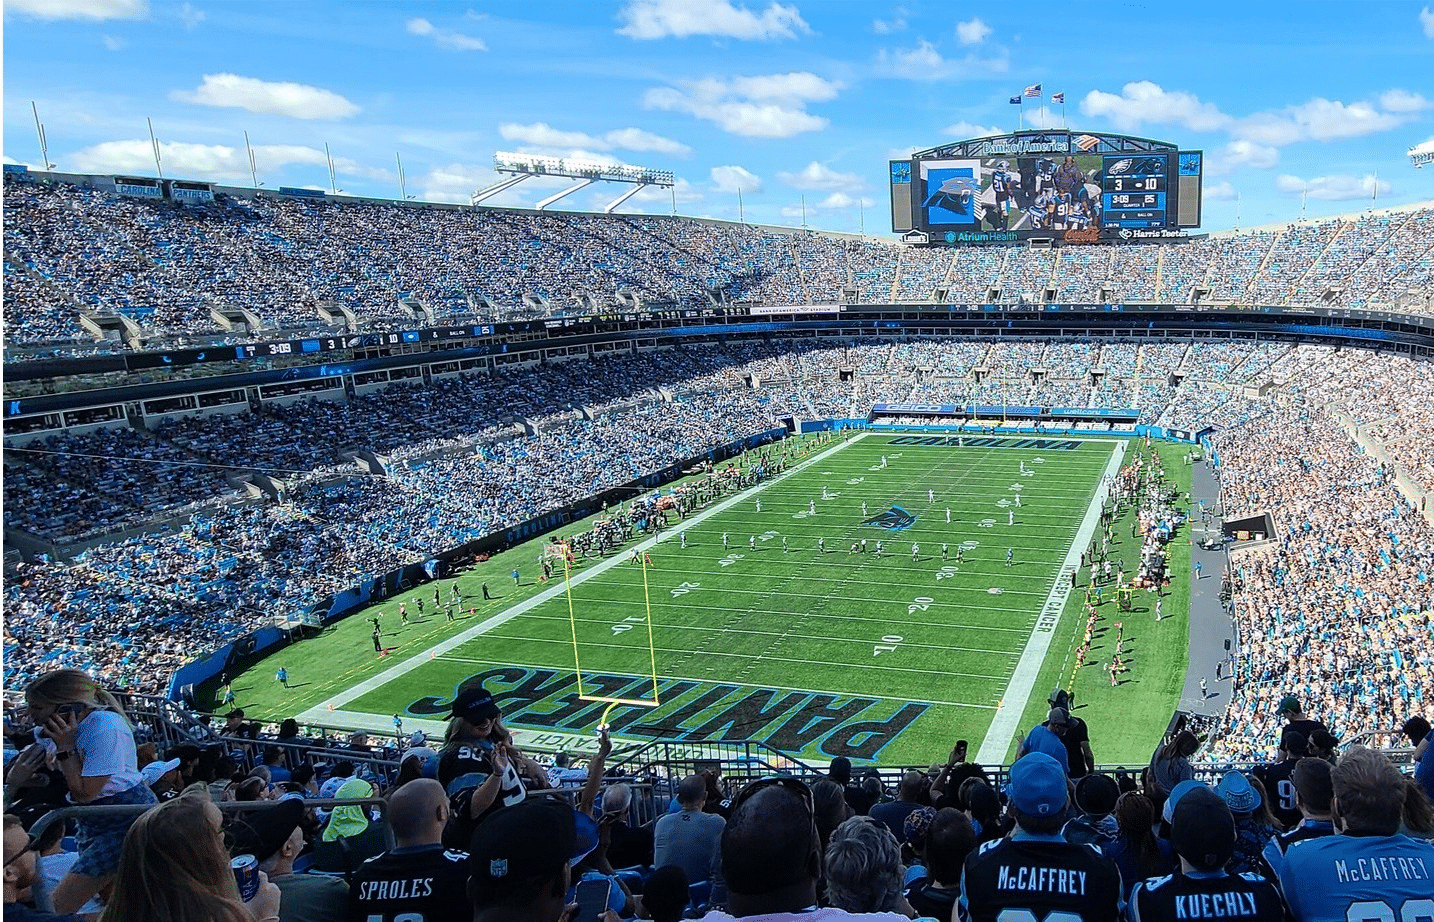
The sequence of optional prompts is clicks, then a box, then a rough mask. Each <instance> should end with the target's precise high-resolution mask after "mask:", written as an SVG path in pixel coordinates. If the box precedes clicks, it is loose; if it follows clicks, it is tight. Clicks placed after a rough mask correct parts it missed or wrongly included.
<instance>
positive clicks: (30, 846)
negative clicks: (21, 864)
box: [0, 833, 40, 868]
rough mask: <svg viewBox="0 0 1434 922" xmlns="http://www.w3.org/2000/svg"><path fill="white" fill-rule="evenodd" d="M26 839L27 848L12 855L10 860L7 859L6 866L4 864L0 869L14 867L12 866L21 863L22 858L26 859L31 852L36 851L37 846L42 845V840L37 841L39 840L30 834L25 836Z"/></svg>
mask: <svg viewBox="0 0 1434 922" xmlns="http://www.w3.org/2000/svg"><path fill="white" fill-rule="evenodd" d="M25 839H26V841H25V847H24V848H22V849H20V850H19V851H18V852H16V853H15V854H13V855H11V856H10V857H9V858H7V859H5V864H4V865H0V867H7V868H8V867H9V866H10V865H12V864H14V863H15V862H17V861H19V860H20V859H21V858H24V857H25V856H26V855H28V854H29V853H30V852H33V851H35V846H36V845H39V844H40V840H39V839H37V838H35V837H34V836H32V835H30V834H29V833H26V834H25Z"/></svg>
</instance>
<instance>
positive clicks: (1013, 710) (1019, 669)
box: [975, 439, 1129, 765]
mask: <svg viewBox="0 0 1434 922" xmlns="http://www.w3.org/2000/svg"><path fill="white" fill-rule="evenodd" d="M1128 444H1129V443H1128V441H1127V440H1124V439H1122V440H1121V441H1119V442H1116V443H1115V450H1114V451H1112V452H1111V453H1110V460H1109V461H1107V462H1106V465H1105V475H1106V476H1109V477H1110V478H1111V479H1112V480H1114V479H1115V475H1116V474H1117V473H1118V472H1119V471H1120V463H1121V461H1123V460H1124V459H1125V449H1126V446H1127V445H1128ZM1101 484H1102V485H1100V486H1097V487H1096V491H1095V495H1094V496H1093V497H1091V501H1090V506H1089V507H1088V508H1087V509H1086V511H1085V517H1084V518H1082V519H1081V523H1080V527H1079V528H1078V529H1076V534H1075V538H1073V539H1072V540H1071V546H1070V550H1068V551H1066V556H1065V560H1064V561H1062V562H1061V569H1060V572H1059V573H1058V574H1056V581H1055V584H1054V585H1053V586H1051V591H1050V594H1049V595H1047V596H1046V603H1045V605H1043V606H1041V612H1040V614H1039V615H1038V616H1037V617H1036V623H1035V626H1034V627H1032V628H1031V636H1030V639H1028V640H1027V641H1026V648H1025V650H1023V651H1022V652H1021V658H1020V659H1019V660H1017V661H1016V668H1015V671H1014V672H1012V673H1011V681H1010V684H1008V685H1007V686H1006V693H1005V694H1004V695H1002V696H1001V706H1000V708H999V709H998V710H997V711H996V716H995V717H994V718H993V719H992V720H991V728H990V729H989V730H987V731H986V738H985V739H984V740H982V741H981V748H980V749H979V750H978V751H977V752H976V759H975V761H976V762H977V763H979V764H981V765H1000V764H1002V763H1004V762H1005V761H1006V750H1007V749H1009V748H1011V740H1013V739H1015V737H1016V733H1017V732H1018V730H1019V728H1020V723H1021V715H1022V714H1024V713H1025V711H1026V704H1027V703H1028V702H1029V701H1030V699H1031V689H1033V688H1035V685H1036V679H1038V678H1040V675H1041V666H1042V665H1043V664H1044V663H1045V661H1046V653H1047V652H1048V651H1049V650H1050V646H1051V638H1052V637H1054V636H1055V633H1056V627H1057V626H1058V625H1059V624H1060V620H1061V614H1062V612H1064V611H1065V607H1066V601H1067V600H1068V599H1069V598H1070V594H1071V580H1070V574H1071V573H1072V572H1073V571H1077V570H1079V569H1080V558H1081V553H1082V550H1081V549H1082V548H1084V547H1086V546H1088V545H1089V544H1090V540H1091V538H1092V537H1093V536H1094V535H1095V529H1096V527H1097V525H1099V523H1100V513H1101V506H1102V503H1103V502H1104V500H1105V496H1106V489H1105V487H1104V486H1103V484H1104V477H1102V481H1101Z"/></svg>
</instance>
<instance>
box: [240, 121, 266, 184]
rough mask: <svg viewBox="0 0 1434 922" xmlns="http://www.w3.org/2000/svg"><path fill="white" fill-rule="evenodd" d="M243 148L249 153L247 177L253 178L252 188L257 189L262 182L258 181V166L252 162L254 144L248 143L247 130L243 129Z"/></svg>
mask: <svg viewBox="0 0 1434 922" xmlns="http://www.w3.org/2000/svg"><path fill="white" fill-rule="evenodd" d="M244 150H246V151H248V153H249V178H250V179H252V180H254V188H255V189H257V188H259V187H260V186H261V185H263V183H261V182H259V167H258V165H257V164H255V162H254V145H252V144H250V143H249V131H248V129H245V131H244Z"/></svg>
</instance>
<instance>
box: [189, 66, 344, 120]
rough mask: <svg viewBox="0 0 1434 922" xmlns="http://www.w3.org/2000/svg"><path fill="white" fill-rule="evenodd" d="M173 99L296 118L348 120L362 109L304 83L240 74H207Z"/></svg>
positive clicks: (337, 96) (334, 94)
mask: <svg viewBox="0 0 1434 922" xmlns="http://www.w3.org/2000/svg"><path fill="white" fill-rule="evenodd" d="M169 96H170V98H171V99H177V100H179V101H181V102H192V103H197V104H199V105H202V106H218V107H220V108H226V109H248V110H249V111H250V112H258V113H261V114H264V115H287V116H290V117H292V118H303V119H322V118H348V117H349V116H350V115H354V114H356V113H357V112H358V111H359V107H358V106H356V105H354V104H353V103H351V102H349V101H348V100H347V99H345V98H344V97H342V96H340V95H339V94H338V93H334V92H331V91H329V90H325V89H321V88H319V87H316V86H308V85H307V84H303V83H274V82H270V81H267V80H259V79H256V78H254V77H240V76H238V75H237V74H205V75H204V82H203V83H201V84H200V85H199V86H198V87H197V88H196V89H194V90H193V91H185V90H175V91H174V92H172V93H170V94H169Z"/></svg>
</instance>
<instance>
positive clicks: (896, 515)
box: [861, 506, 916, 531]
mask: <svg viewBox="0 0 1434 922" xmlns="http://www.w3.org/2000/svg"><path fill="white" fill-rule="evenodd" d="M861 524H863V525H874V526H876V527H877V528H885V529H886V530H887V531H903V530H905V529H907V528H910V527H911V526H913V525H915V524H916V514H915V513H912V512H907V511H906V510H905V509H902V508H901V507H900V506H892V507H891V508H890V509H888V510H886V511H885V512H878V513H877V514H876V515H874V516H872V517H871V518H869V519H866V520H864V521H863V522H862V523H861Z"/></svg>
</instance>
